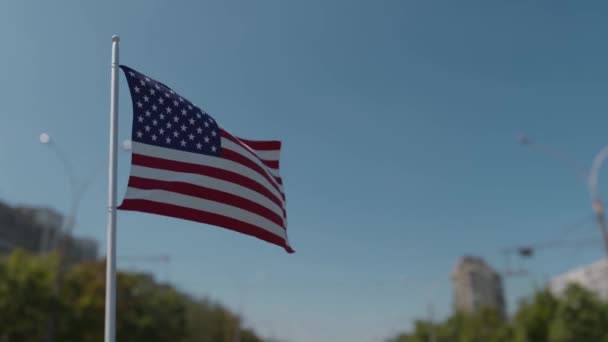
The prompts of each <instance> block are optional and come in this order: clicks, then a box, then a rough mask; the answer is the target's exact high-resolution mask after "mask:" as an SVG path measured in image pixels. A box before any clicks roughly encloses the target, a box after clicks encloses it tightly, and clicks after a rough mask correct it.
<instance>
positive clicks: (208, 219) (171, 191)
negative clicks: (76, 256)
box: [118, 65, 293, 253]
mask: <svg viewBox="0 0 608 342" xmlns="http://www.w3.org/2000/svg"><path fill="white" fill-rule="evenodd" d="M121 69H122V70H123V71H124V73H125V75H126V76H127V81H128V84H129V90H130V92H131V99H132V102H133V131H132V145H131V146H132V160H131V163H132V165H131V173H130V176H129V183H128V188H127V193H126V195H125V198H124V200H123V202H122V204H121V205H120V206H119V208H118V209H121V210H133V211H140V212H147V213H153V214H159V215H164V216H171V217H176V218H181V219H185V220H190V221H196V222H201V223H206V224H210V225H215V226H219V227H223V228H227V229H231V230H234V231H237V232H240V233H243V234H247V235H251V236H255V237H257V238H259V239H262V240H264V241H267V242H270V243H273V244H276V245H279V246H281V247H283V248H285V250H286V251H287V252H289V253H293V249H292V248H291V247H290V245H289V242H288V239H287V217H286V211H285V192H284V190H283V182H282V179H281V176H280V175H279V153H280V150H281V143H280V142H279V141H257V140H245V139H240V138H237V137H235V136H234V135H232V134H230V133H229V132H228V131H226V130H225V129H223V128H221V127H220V126H219V125H218V123H217V122H216V121H215V120H214V119H213V118H212V117H211V116H210V115H209V114H207V113H206V112H205V111H203V110H202V109H200V108H198V107H197V106H195V105H193V104H192V103H191V102H190V101H188V100H187V99H185V98H183V97H181V96H180V95H179V94H177V93H175V92H174V91H173V90H172V89H171V88H169V87H167V86H166V85H164V84H162V83H160V82H158V81H155V80H154V79H152V78H150V77H147V76H145V75H143V74H141V73H139V72H137V71H135V70H133V69H131V68H128V67H126V66H124V65H122V66H121Z"/></svg>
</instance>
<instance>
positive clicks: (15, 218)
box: [0, 202, 98, 262]
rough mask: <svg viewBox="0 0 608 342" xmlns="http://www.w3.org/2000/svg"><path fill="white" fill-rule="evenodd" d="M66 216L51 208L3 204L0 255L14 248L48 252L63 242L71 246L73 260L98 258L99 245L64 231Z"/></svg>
mask: <svg viewBox="0 0 608 342" xmlns="http://www.w3.org/2000/svg"><path fill="white" fill-rule="evenodd" d="M63 220H64V217H63V216H62V215H61V214H59V213H58V212H56V211H55V210H53V209H50V208H38V207H26V206H19V207H11V206H9V205H7V204H5V203H2V202H0V254H7V253H9V252H10V251H11V250H13V249H14V248H23V249H25V250H28V251H31V252H35V253H44V252H48V251H50V250H52V249H53V248H55V247H57V246H58V244H59V242H60V241H63V242H64V243H65V242H67V243H68V245H69V253H68V258H69V259H70V260H71V261H76V262H77V261H84V260H94V259H96V258H97V253H98V246H97V242H96V241H94V240H91V239H82V238H76V237H74V236H72V235H68V234H65V233H64V232H62V231H61V227H62V224H63Z"/></svg>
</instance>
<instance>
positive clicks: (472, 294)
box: [452, 256, 505, 313]
mask: <svg viewBox="0 0 608 342" xmlns="http://www.w3.org/2000/svg"><path fill="white" fill-rule="evenodd" d="M452 284H453V290H454V310H456V311H464V312H474V311H476V310H478V309H480V308H482V307H489V308H495V309H497V310H498V311H499V312H501V313H504V312H505V301H504V294H503V287H502V279H501V277H500V275H499V274H498V272H496V271H495V270H494V269H492V268H491V267H490V266H489V265H488V264H486V263H485V262H484V261H483V259H481V258H478V257H472V256H465V257H463V258H461V259H460V260H459V261H458V264H457V265H456V267H455V268H454V270H453V271H452Z"/></svg>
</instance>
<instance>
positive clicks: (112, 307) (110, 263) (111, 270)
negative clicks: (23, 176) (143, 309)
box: [105, 36, 120, 342]
mask: <svg viewBox="0 0 608 342" xmlns="http://www.w3.org/2000/svg"><path fill="white" fill-rule="evenodd" d="M119 41H120V37H118V36H112V78H111V79H112V81H111V88H110V89H111V90H110V93H111V94H110V158H109V159H110V161H109V167H108V232H107V233H108V235H107V242H106V244H107V252H106V315H105V342H115V340H116V154H117V144H118V139H117V135H118V67H119V64H118V42H119Z"/></svg>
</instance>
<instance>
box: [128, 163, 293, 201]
mask: <svg viewBox="0 0 608 342" xmlns="http://www.w3.org/2000/svg"><path fill="white" fill-rule="evenodd" d="M131 162H132V164H133V165H139V166H145V167H150V168H156V169H162V170H169V171H177V172H187V173H194V174H199V175H203V176H209V177H213V178H217V179H221V180H225V181H227V182H232V183H235V184H238V185H240V186H244V187H246V188H249V189H251V190H253V191H255V192H257V193H259V194H260V195H263V196H264V197H266V198H268V199H269V200H271V201H273V202H274V203H276V204H277V205H278V206H279V207H281V208H283V211H285V207H284V205H283V202H282V201H281V199H280V198H279V197H277V196H276V195H275V194H273V193H272V192H271V191H270V190H268V188H266V187H265V186H264V185H262V184H260V183H258V182H256V181H254V180H252V179H251V178H249V177H245V176H243V175H241V174H238V173H235V172H231V171H227V170H222V169H218V168H215V167H211V166H206V165H200V164H191V163H185V162H179V161H175V160H167V159H162V158H156V157H150V156H145V155H142V154H135V153H134V154H132V156H131Z"/></svg>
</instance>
